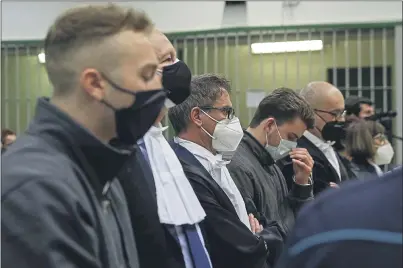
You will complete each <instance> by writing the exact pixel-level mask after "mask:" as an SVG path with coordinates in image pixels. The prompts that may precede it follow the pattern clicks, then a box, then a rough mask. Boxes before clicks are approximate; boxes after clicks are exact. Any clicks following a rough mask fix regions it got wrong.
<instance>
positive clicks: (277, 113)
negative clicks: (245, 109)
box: [250, 88, 315, 129]
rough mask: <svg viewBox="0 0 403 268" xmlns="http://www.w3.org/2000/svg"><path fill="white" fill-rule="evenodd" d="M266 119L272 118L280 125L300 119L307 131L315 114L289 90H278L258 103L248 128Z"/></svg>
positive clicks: (299, 97) (312, 125)
mask: <svg viewBox="0 0 403 268" xmlns="http://www.w3.org/2000/svg"><path fill="white" fill-rule="evenodd" d="M268 117H274V118H275V119H276V123H277V124H278V125H281V124H283V123H285V122H287V121H290V120H293V119H296V118H301V120H302V121H303V122H304V123H305V125H306V126H307V128H308V129H311V128H313V127H314V125H315V114H314V111H313V110H312V108H311V107H310V106H309V104H308V103H307V102H306V101H305V100H304V99H303V98H302V97H301V96H299V95H298V94H297V93H296V92H294V91H293V90H292V89H289V88H278V89H275V90H274V91H273V92H272V93H270V94H269V95H268V96H266V97H265V98H264V99H263V100H262V101H261V102H260V103H259V106H258V108H257V110H256V113H255V115H254V116H253V119H252V121H251V122H250V127H251V128H255V127H257V126H258V125H259V124H260V123H261V122H262V121H263V120H265V119H267V118H268Z"/></svg>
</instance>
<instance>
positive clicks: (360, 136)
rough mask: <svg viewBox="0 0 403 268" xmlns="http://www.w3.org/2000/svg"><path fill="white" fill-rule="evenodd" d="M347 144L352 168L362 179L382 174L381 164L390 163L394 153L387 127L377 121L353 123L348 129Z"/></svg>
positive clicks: (347, 152)
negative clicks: (386, 130)
mask: <svg viewBox="0 0 403 268" xmlns="http://www.w3.org/2000/svg"><path fill="white" fill-rule="evenodd" d="M345 146H346V154H347V156H348V157H349V159H350V160H351V162H352V170H353V172H355V173H356V176H357V178H360V179H363V178H368V177H371V176H370V175H371V174H375V175H378V176H380V175H382V173H383V172H382V170H381V168H380V167H379V165H387V164H390V162H391V161H392V158H393V155H394V151H393V147H392V145H391V144H390V143H389V141H388V139H387V137H386V136H385V128H384V127H383V126H382V125H381V124H380V123H378V122H375V121H367V120H360V121H356V122H354V123H351V124H350V125H349V126H348V127H347V130H346V139H345Z"/></svg>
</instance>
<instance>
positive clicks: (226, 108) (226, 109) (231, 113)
mask: <svg viewBox="0 0 403 268" xmlns="http://www.w3.org/2000/svg"><path fill="white" fill-rule="evenodd" d="M199 108H200V109H202V110H203V111H208V110H217V111H220V112H222V113H223V114H225V116H226V117H227V118H228V119H230V120H231V119H232V118H234V116H235V110H234V108H232V107H229V106H224V107H214V106H200V107H199Z"/></svg>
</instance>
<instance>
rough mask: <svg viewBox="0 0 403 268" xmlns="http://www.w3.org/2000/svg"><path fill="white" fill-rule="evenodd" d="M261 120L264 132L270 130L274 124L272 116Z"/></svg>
mask: <svg viewBox="0 0 403 268" xmlns="http://www.w3.org/2000/svg"><path fill="white" fill-rule="evenodd" d="M263 122H264V129H265V131H266V132H270V130H272V129H273V127H275V126H276V120H275V119H274V118H273V117H269V118H267V119H266V120H265V121H263Z"/></svg>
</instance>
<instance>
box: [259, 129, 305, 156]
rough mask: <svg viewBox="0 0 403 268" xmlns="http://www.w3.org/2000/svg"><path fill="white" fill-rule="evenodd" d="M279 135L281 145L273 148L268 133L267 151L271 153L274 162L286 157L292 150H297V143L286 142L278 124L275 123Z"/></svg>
mask: <svg viewBox="0 0 403 268" xmlns="http://www.w3.org/2000/svg"><path fill="white" fill-rule="evenodd" d="M275 126H276V129H277V133H278V135H279V137H280V143H279V144H278V145H277V146H272V145H270V144H269V143H268V139H267V133H266V150H267V151H268V152H269V154H270V155H271V157H273V160H274V161H277V160H279V159H282V158H283V157H286V156H287V155H288V154H289V152H291V150H292V149H295V148H297V143H296V142H295V141H289V140H285V139H283V138H282V137H281V134H280V131H279V130H278V127H277V124H276V123H275Z"/></svg>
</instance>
